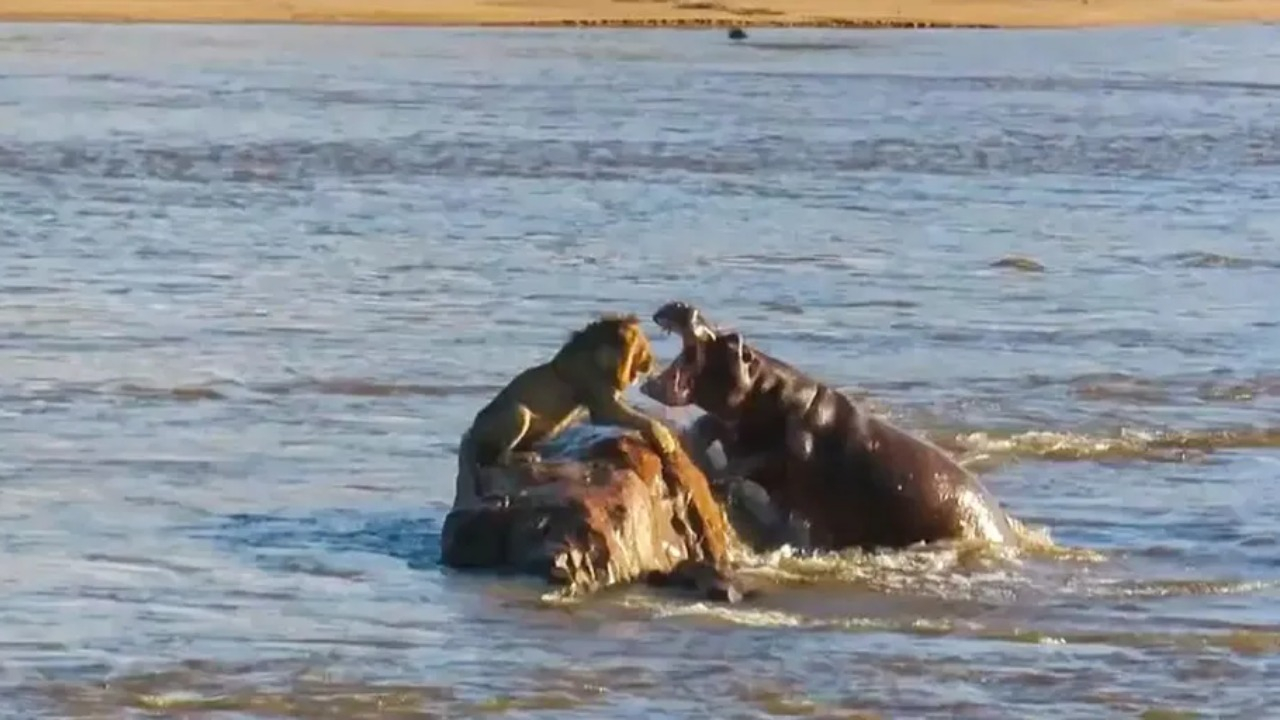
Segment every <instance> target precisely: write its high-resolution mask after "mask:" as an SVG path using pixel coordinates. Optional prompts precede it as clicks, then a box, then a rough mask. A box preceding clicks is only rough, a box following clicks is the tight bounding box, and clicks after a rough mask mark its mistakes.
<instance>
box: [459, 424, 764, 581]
mask: <svg viewBox="0 0 1280 720" xmlns="http://www.w3.org/2000/svg"><path fill="white" fill-rule="evenodd" d="M483 472H485V473H488V474H490V475H489V479H488V480H487V481H486V483H485V484H486V486H487V487H489V488H497V489H499V496H498V497H497V498H495V497H493V496H490V497H487V498H484V499H481V498H477V497H474V496H466V495H467V491H466V490H465V489H463V488H459V495H460V496H459V497H455V498H454V505H453V508H452V510H450V512H449V515H448V517H447V518H446V519H445V524H444V532H443V538H442V541H441V544H442V547H441V561H442V562H443V564H444V565H446V566H448V567H453V568H460V569H489V570H505V571H513V572H518V573H522V574H532V575H538V576H542V577H545V578H546V579H547V580H548V581H549V582H551V583H553V584H556V585H566V586H568V589H569V591H570V593H571V594H579V593H584V592H591V591H594V590H598V589H601V588H604V587H609V586H614V585H621V584H626V583H629V582H633V581H637V580H647V581H649V582H651V583H654V584H664V582H663V578H665V577H667V576H668V575H669V574H671V573H672V572H673V571H676V570H677V568H679V572H678V573H677V575H673V576H672V577H671V580H670V582H667V583H665V584H673V585H677V586H680V587H695V588H698V589H699V590H700V591H701V592H703V594H704V595H705V596H706V597H709V598H712V599H722V600H728V601H734V600H736V599H738V598H740V597H741V596H742V592H741V591H740V590H738V589H737V588H736V587H734V586H733V581H732V579H731V578H730V575H729V567H730V564H731V562H732V559H733V556H734V555H735V554H736V553H737V551H738V548H740V544H739V541H738V538H737V535H736V534H735V533H734V531H733V529H732V527H731V526H730V525H729V523H728V521H727V520H726V517H725V513H724V509H723V508H722V507H721V505H720V502H719V501H718V499H717V498H716V497H715V496H714V495H713V494H712V491H711V487H710V485H709V484H708V482H707V478H706V476H705V475H704V474H703V473H702V471H701V470H699V469H698V467H697V466H696V465H694V463H693V462H692V461H691V460H690V459H689V458H688V457H687V456H686V455H685V454H684V453H683V452H680V453H678V454H677V455H676V456H675V457H673V458H672V459H671V460H670V461H668V463H667V464H666V466H665V467H664V464H663V462H662V460H661V458H660V457H659V456H658V454H657V453H656V452H654V451H653V450H652V449H650V448H649V446H648V445H647V444H645V443H644V441H642V440H640V439H638V438H636V437H634V436H631V435H620V436H614V437H605V438H604V439H598V440H595V441H594V442H590V443H589V444H585V445H584V446H580V447H578V448H577V449H575V451H574V452H572V453H570V457H568V458H565V459H547V460H544V461H542V462H539V463H536V464H529V465H523V466H518V467H514V468H507V469H498V470H494V469H490V470H485V471H483ZM690 563H692V565H691V564H690ZM697 566H702V567H703V568H704V569H703V570H701V571H694V570H693V568H694V567H697ZM698 572H701V573H702V575H701V577H702V578H703V579H702V580H700V581H696V582H695V581H691V580H689V579H688V578H692V577H695V576H697V575H698ZM706 578H717V579H716V580H714V581H713V580H709V579H706Z"/></svg>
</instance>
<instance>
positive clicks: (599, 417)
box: [458, 314, 677, 498]
mask: <svg viewBox="0 0 1280 720" xmlns="http://www.w3.org/2000/svg"><path fill="white" fill-rule="evenodd" d="M655 364H656V363H655V361H654V358H653V348H652V346H651V345H650V344H649V338H648V337H647V336H646V335H645V334H644V330H643V328H642V327H641V325H640V320H639V318H638V317H636V316H635V315H617V314H606V315H604V316H603V317H601V318H599V319H597V320H595V321H593V322H591V323H589V324H587V325H586V326H585V327H583V328H582V329H580V330H578V331H576V332H574V333H572V334H571V335H570V337H569V339H568V340H567V341H566V342H565V343H564V345H563V346H561V348H560V350H559V351H557V352H556V354H555V356H554V357H552V358H551V360H549V361H548V362H545V363H542V364H540V365H535V366H534V367H531V368H529V369H527V370H525V371H523V372H521V373H520V374H519V375H516V376H515V378H513V379H512V380H511V382H510V383H508V384H507V386H506V387H504V388H503V389H502V390H500V391H499V392H498V394H497V395H496V396H495V397H494V398H493V399H492V400H490V401H489V403H488V404H487V405H485V406H484V407H483V408H481V409H480V411H479V412H478V413H476V416H475V419H474V420H473V421H472V423H471V427H470V428H469V429H468V430H467V431H466V433H464V434H463V438H462V443H461V445H460V447H459V448H458V490H459V497H466V496H467V495H464V494H463V491H464V490H466V491H468V494H469V496H470V497H475V498H480V497H486V496H488V495H490V494H492V493H490V492H488V491H487V489H486V488H483V487H480V483H479V482H477V480H479V477H478V476H479V475H480V473H479V472H478V471H481V470H483V469H485V468H492V467H504V466H507V467H509V466H511V465H514V464H516V463H532V462H538V461H539V460H540V459H541V458H540V456H539V454H538V453H537V452H535V451H534V450H533V447H534V446H536V445H538V444H539V443H542V442H544V441H547V440H550V439H552V438H555V437H556V436H558V435H559V434H560V433H562V432H564V430H565V429H566V428H568V427H570V426H571V425H573V424H574V423H576V422H578V421H580V420H581V419H582V418H583V416H584V415H587V416H589V417H590V419H591V421H592V422H594V423H598V424H602V425H614V426H618V427H625V428H632V429H635V430H638V431H640V433H641V434H642V435H643V437H644V438H645V440H646V441H647V442H649V443H650V444H651V445H653V446H654V447H656V448H657V449H658V450H660V451H661V453H662V455H663V456H670V455H671V454H672V453H674V452H675V451H676V448H677V441H676V439H675V437H674V436H673V435H672V433H671V431H670V430H669V429H667V427H666V426H665V425H663V424H662V423H661V422H659V421H658V420H656V419H654V418H652V417H649V416H648V415H645V414H644V413H642V412H640V411H638V410H635V409H633V408H631V407H630V406H628V405H627V404H626V403H625V402H624V401H623V399H622V394H623V393H624V392H626V390H627V388H629V387H630V386H631V385H633V384H634V383H636V382H637V381H638V380H640V379H641V378H643V377H647V376H648V375H650V374H651V373H652V372H653V370H654V367H655ZM468 485H469V487H468Z"/></svg>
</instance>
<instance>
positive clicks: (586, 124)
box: [0, 25, 1280, 718]
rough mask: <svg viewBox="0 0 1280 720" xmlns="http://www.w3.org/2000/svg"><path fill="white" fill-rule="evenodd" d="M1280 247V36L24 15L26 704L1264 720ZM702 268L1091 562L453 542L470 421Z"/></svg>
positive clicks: (17, 490)
mask: <svg viewBox="0 0 1280 720" xmlns="http://www.w3.org/2000/svg"><path fill="white" fill-rule="evenodd" d="M1278 242H1280V29H1277V28H1275V27H1270V28H1267V27H1261V28H1234V29H1213V30H1186V29H1162V30H1141V31H1138V30H1126V31H1094V32H1091V33H1077V32H1002V33H994V32H990V33H976V32H971V33H964V32H924V31H920V32H893V31H880V32H865V33H864V32H839V33H821V32H799V31H791V32H783V31H759V32H757V33H753V36H752V39H751V40H750V41H748V42H747V43H745V44H740V45H733V44H730V43H729V42H728V41H727V40H725V39H724V37H723V34H722V33H721V32H718V31H716V32H708V33H701V32H664V31H645V32H613V31H593V32H569V31H566V32H558V31H526V32H520V31H500V32H465V31H439V30H414V29H400V30H391V29H340V28H231V27H187V28H177V27H105V26H104V27H74V26H19V25H9V26H0V366H2V367H3V369H4V372H3V373H2V374H0V433H3V436H2V437H3V448H4V449H3V451H2V452H0V521H2V522H3V526H2V527H3V533H2V534H0V552H2V553H3V557H4V560H3V562H2V563H0V618H2V620H3V622H2V623H0V711H3V713H2V714H3V715H5V716H6V717H8V716H12V717H34V716H45V717H69V718H81V717H83V718H90V717H93V718H99V717H134V716H137V717H141V716H143V715H145V714H148V713H152V716H154V715H156V714H158V715H168V716H177V715H181V716H183V717H201V716H206V715H207V716H215V715H216V716H218V717H228V718H229V717H267V716H271V717H297V718H321V717H323V718H362V717H369V718H372V717H430V716H445V717H471V716H481V715H484V716H498V717H547V718H569V717H592V718H595V717H610V718H647V717H708V718H709V717H716V718H721V717H724V718H748V717H768V716H781V715H795V714H813V715H817V716H823V717H877V716H879V717H893V718H898V717H911V718H923V717H929V718H934V717H937V718H942V717H968V718H1026V717H1037V718H1099V717H1139V716H1145V717H1149V718H1156V717H1166V718H1167V717H1182V715H1178V713H1179V712H1185V713H1194V712H1200V713H1202V714H1203V715H1204V716H1212V717H1239V718H1259V717H1264V716H1266V714H1267V712H1270V711H1271V708H1272V707H1273V706H1274V705H1275V703H1276V701H1277V700H1278V699H1280V698H1278V697H1277V694H1276V691H1275V688H1276V687H1280V662H1277V660H1278V659H1280V613H1278V612H1277V610H1276V607H1277V601H1278V600H1280V591H1278V590H1277V580H1280V562H1278V558H1280V545H1278V540H1277V538H1278V537H1280V489H1278V488H1280V483H1278V481H1280V449H1278V448H1280V370H1278V369H1277V358H1280V294H1277V290H1276V289H1275V288H1276V283H1277V280H1278V279H1280V245H1278V244H1277V243H1278ZM1021 256H1025V257H1029V258H1032V259H1034V260H1036V261H1037V262H1039V263H1040V264H1042V265H1043V271H1042V272H1029V271H1026V270H1020V269H1018V268H1016V267H1007V266H1005V265H1008V264H1009V263H1004V264H1001V263H999V262H998V261H1000V260H1002V259H1008V258H1013V257H1021ZM993 264H994V265H993ZM673 298H683V299H687V300H691V301H693V302H696V303H698V304H700V305H701V306H702V307H703V308H705V309H706V310H707V312H708V313H710V314H711V315H712V318H713V319H714V320H716V321H718V322H721V323H725V324H732V325H734V326H736V327H738V328H740V329H741V330H743V331H744V332H745V333H746V334H747V335H748V338H749V339H750V340H751V341H752V342H754V343H756V344H758V345H759V346H760V347H762V348H765V349H767V350H768V351H769V352H772V353H775V354H777V355H779V356H781V357H783V358H785V359H788V360H791V361H793V362H795V363H796V364H798V365H800V366H802V367H804V368H806V369H808V370H810V371H811V372H813V373H814V374H816V375H818V376H820V377H822V378H824V379H827V380H829V381H831V382H832V383H835V384H838V385H840V386H842V387H846V388H848V389H849V390H850V391H851V392H854V393H857V394H858V395H860V396H865V397H867V399H868V400H869V401H871V402H872V403H874V404H875V405H876V406H877V407H879V408H881V409H882V410H883V411H884V412H886V413H888V414H889V415H890V416H892V417H893V418H895V419H896V420H897V421H898V422H900V423H902V424H904V425H906V426H908V427H911V428H913V429H915V430H917V431H919V432H921V433H925V434H927V435H929V436H930V437H932V438H934V439H936V440H937V441H938V442H941V443H943V444H944V445H946V446H947V447H949V448H951V449H953V450H954V451H955V452H957V453H960V454H961V455H962V456H963V457H964V459H965V461H966V462H969V463H971V465H972V467H974V468H975V469H976V470H978V471H979V472H980V473H981V475H982V477H983V478H984V481H985V482H986V483H987V484H988V486H989V487H990V488H991V489H992V490H993V491H994V492H995V493H996V494H997V495H998V496H1000V497H1001V498H1002V499H1003V501H1004V502H1005V503H1006V504H1007V505H1008V507H1009V508H1010V509H1011V510H1012V512H1013V513H1014V514H1015V515H1017V516H1018V517H1020V518H1021V519H1023V520H1024V521H1025V522H1027V523H1028V524H1029V525H1032V526H1034V527H1039V528H1042V529H1043V530H1044V531H1046V532H1047V533H1048V534H1049V535H1050V536H1051V537H1052V538H1053V540H1054V542H1056V543H1057V545H1058V546H1059V549H1058V550H1057V551H1053V552H1049V551H1045V552H1037V553H1029V552H1028V553H1014V554H1009V553H1004V554H1001V553H990V552H966V551H963V549H961V550H957V549H954V548H952V549H947V548H941V549H936V550H930V551H915V552H902V553H889V554H886V555H883V556H878V557H866V556H859V555H856V554H848V555H845V556H843V557H819V558H808V559H800V558H786V557H782V558H773V559H771V560H770V561H769V562H770V565H771V567H773V568H774V575H775V576H776V577H778V578H781V580H779V584H778V585H777V587H775V588H773V589H771V590H770V591H769V592H767V593H766V594H765V595H764V596H763V597H762V598H760V599H759V600H758V601H757V602H755V603H754V604H748V605H744V606H742V607H739V608H736V609H732V610H728V609H725V608H717V607H711V606H707V605H703V604H700V603H695V602H689V601H686V600H682V599H678V598H672V597H669V596H663V595H660V594H657V593H656V592H653V591H648V590H641V589H637V590H634V591H627V592H619V593H614V594H610V595H607V596H602V597H598V598H595V599H593V600H590V601H588V602H586V603H583V604H579V605H569V606H563V605H551V606H549V605H546V604H545V603H542V602H540V600H539V597H540V595H541V592H542V591H541V589H540V588H539V587H538V586H537V585H535V584H532V583H525V582H521V581H516V580H510V579H496V578H485V577H477V576H459V575H456V574H452V573H448V572H444V571H442V570H441V569H440V568H439V567H438V566H437V565H436V562H435V561H436V556H437V553H438V550H439V532H440V525H441V521H442V519H443V516H444V513H445V510H446V508H447V507H448V503H449V502H450V501H451V499H452V483H453V470H454V458H453V453H454V448H455V446H456V442H457V438H458V435H459V434H460V433H461V431H462V430H463V429H464V428H465V426H466V424H467V423H468V421H469V420H470V417H471V414H472V413H473V412H474V411H475V410H476V409H477V408H478V407H479V406H480V404H481V403H483V402H484V401H485V400H486V399H487V396H488V395H489V394H490V393H492V392H493V391H494V390H495V389H496V388H497V387H498V386H500V385H501V384H502V383H503V382H504V381H505V380H506V379H507V378H508V377H509V376H511V375H512V374H514V373H515V372H516V371H518V370H519V369H521V368H523V367H524V366H526V365H529V364H532V363H535V362H537V361H540V360H541V359H543V358H545V357H546V356H547V355H548V354H549V353H550V352H551V351H552V350H553V349H554V348H555V347H556V346H557V345H558V343H559V342H560V341H561V340H562V339H563V338H564V336H565V334H566V333H567V332H568V331H569V330H570V329H572V328H573V327H574V326H575V325H578V324H581V323H582V322H584V320H585V319H586V318H588V317H589V316H591V315H592V314H593V313H596V312H598V311H603V310H630V311H633V312H637V313H641V314H644V315H648V314H649V313H651V312H652V311H653V309H655V308H656V307H657V305H658V304H660V303H662V302H664V301H666V300H669V299H673ZM675 345H676V344H675V342H674V341H672V340H666V339H664V340H661V341H658V347H659V349H660V352H661V354H662V355H663V357H664V358H669V357H671V355H672V353H673V352H674V350H675ZM646 406H647V407H650V408H652V407H653V406H652V404H646ZM674 417H676V418H678V419H689V418H690V417H691V415H690V414H687V413H686V414H680V415H675V416H674ZM1144 713H1145V715H1144Z"/></svg>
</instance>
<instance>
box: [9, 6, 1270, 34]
mask: <svg viewBox="0 0 1280 720" xmlns="http://www.w3.org/2000/svg"><path fill="white" fill-rule="evenodd" d="M757 2H758V3H764V4H760V5H745V4H734V3H757ZM849 2H850V0H727V1H723V2H722V1H720V0H711V1H702V0H364V1H363V2H362V1H361V0H169V1H166V0H45V1H44V2H40V1H39V0H5V2H4V8H3V9H0V23H21V24H30V23H40V24H46V23H75V24H236V25H335V26H405V27H411V26H417V27H441V28H665V29H706V28H725V27H730V26H740V27H744V28H827V29H861V30H866V29H985V30H991V29H1068V28H1082V29H1083V28H1102V27H1123V26H1160V25H1164V26H1168V25H1183V26H1186V25H1220V24H1262V23H1277V22H1280V0H1146V1H1145V2H1144V0H860V2H859V3H858V9H857V12H856V14H855V13H850V12H849V11H848V6H849Z"/></svg>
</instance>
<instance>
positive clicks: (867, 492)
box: [641, 302, 1015, 550]
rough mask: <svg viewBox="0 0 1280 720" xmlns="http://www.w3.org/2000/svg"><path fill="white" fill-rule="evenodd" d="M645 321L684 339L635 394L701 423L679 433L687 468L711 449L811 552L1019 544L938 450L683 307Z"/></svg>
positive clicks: (979, 489) (984, 496) (977, 487)
mask: <svg viewBox="0 0 1280 720" xmlns="http://www.w3.org/2000/svg"><path fill="white" fill-rule="evenodd" d="M653 320H654V322H655V323H657V324H658V326H659V327H661V328H662V329H663V330H665V331H667V332H668V333H678V334H679V336H680V338H681V340H682V349H681V352H680V354H679V355H678V356H677V357H676V358H675V360H673V361H672V362H671V364H670V365H669V366H668V367H667V368H666V369H665V370H663V371H662V372H661V373H660V374H658V375H655V376H652V377H651V378H650V379H649V380H648V381H647V382H645V383H644V384H643V385H642V386H641V392H642V393H644V394H645V395H647V396H649V397H650V398H652V399H654V400H656V401H658V402H660V403H662V404H664V405H667V406H671V407H680V406H687V405H695V406H697V407H699V408H701V409H702V410H704V411H706V414H705V415H704V416H702V417H701V418H699V419H698V420H697V421H696V422H695V423H694V424H693V426H692V427H691V428H690V429H689V431H688V432H687V439H688V441H689V443H690V445H692V446H697V445H699V444H700V445H701V446H702V447H701V449H700V450H697V451H696V452H695V453H693V455H694V459H695V461H696V462H698V463H699V464H704V463H708V462H709V458H708V456H707V455H706V452H705V448H706V447H707V446H709V445H710V444H711V443H712V442H714V441H716V440H718V441H720V443H721V446H722V449H723V451H724V454H725V457H726V459H727V460H728V464H727V466H726V467H725V468H724V470H723V471H722V472H721V475H722V476H724V475H739V476H743V477H747V478H749V479H750V480H752V481H754V482H755V483H757V484H759V485H760V486H761V487H763V488H764V489H765V490H766V491H767V492H768V493H769V496H770V499H771V500H772V501H773V502H774V503H776V504H777V505H779V506H780V507H781V508H783V509H784V510H786V511H788V512H794V513H798V514H799V515H801V516H802V517H803V518H804V520H805V521H807V522H808V535H809V541H810V544H811V546H812V547H815V548H819V549H843V548H860V549H864V550H871V549H875V548H881V547H887V548H902V547H906V546H910V545H914V544H917V543H931V542H937V541H945V540H961V539H981V540H987V541H991V542H1007V541H1010V540H1012V539H1013V538H1014V537H1015V533H1014V530H1013V527H1012V525H1013V523H1012V520H1011V518H1010V517H1009V516H1008V515H1007V514H1006V512H1005V510H1004V509H1003V508H1001V506H1000V504H999V502H997V501H996V499H995V498H994V497H993V496H992V495H991V493H989V492H988V491H987V490H986V489H985V488H984V487H983V486H982V484H981V483H980V482H979V481H978V479H977V477H975V476H974V475H973V474H972V473H970V472H969V471H968V470H966V469H965V468H963V467H961V466H960V464H959V463H958V462H956V460H955V459H954V458H952V457H951V456H950V455H949V454H948V453H947V452H946V451H944V450H943V449H942V448H940V447H938V446H937V445H935V444H933V443H931V442H929V441H927V440H925V439H924V438H921V437H918V436H916V435H914V434H912V433H909V432H907V431H906V430H904V429H902V428H900V427H898V426H896V425H894V424H893V423H891V422H889V421H888V420H887V419H885V418H884V417H881V416H879V415H877V414H874V413H873V412H872V411H871V410H870V409H869V408H867V407H865V406H863V405H862V404H860V403H857V402H854V401H853V400H852V399H851V398H850V397H849V396H847V395H846V394H844V393H843V392H840V391H839V390H836V389H835V388H833V387H831V386H830V385H828V384H827V383H824V382H821V381H819V380H817V379H815V378H813V377H811V376H810V375H808V374H806V373H805V372H803V371H801V370H798V369H796V368H795V367H792V366H791V365H789V364H787V363H785V362H783V361H781V360H778V359H777V358H774V357H771V356H770V355H767V354H765V353H764V352H761V351H760V350H758V349H756V348H754V347H752V346H751V345H750V344H748V343H747V341H746V340H745V339H744V336H743V334H742V333H741V332H734V331H730V330H725V329H721V328H718V327H716V326H715V325H713V324H711V323H710V322H708V321H707V320H706V318H705V316H704V315H703V314H702V312H700V311H699V310H698V309H697V308H695V307H693V306H692V305H689V304H688V303H684V302H670V303H667V304H666V305H663V306H662V307H661V308H660V309H659V310H658V311H657V312H656V313H655V314H654V315H653Z"/></svg>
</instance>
